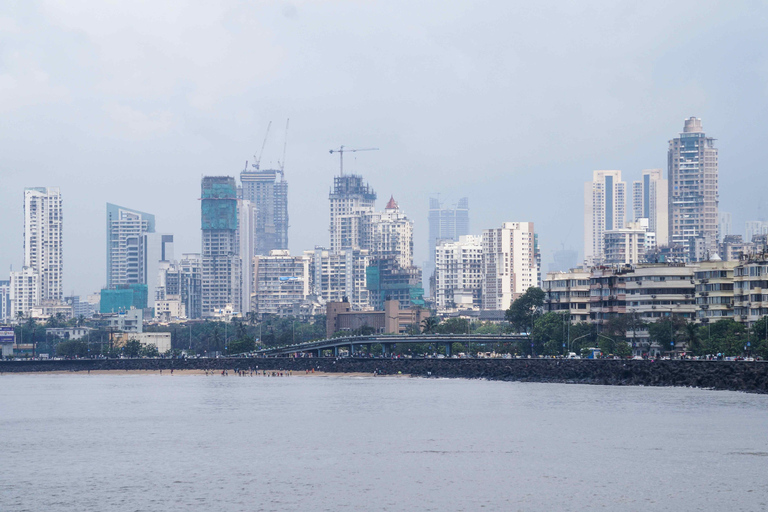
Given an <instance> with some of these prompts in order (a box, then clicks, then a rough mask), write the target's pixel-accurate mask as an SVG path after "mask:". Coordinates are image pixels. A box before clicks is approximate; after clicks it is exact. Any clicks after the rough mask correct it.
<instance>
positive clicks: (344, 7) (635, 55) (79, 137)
mask: <svg viewBox="0 0 768 512" xmlns="http://www.w3.org/2000/svg"><path fill="white" fill-rule="evenodd" d="M767 14H768V4H766V3H765V2H762V1H753V2H738V1H729V2H708V1H701V0H698V1H693V2H687V1H676V2H669V1H665V2H653V1H646V2H606V1H601V2H588V1H584V0H579V1H575V2H565V1H558V2H547V1H541V0H537V1H535V2H533V1H530V2H514V1H508V0H506V1H478V0H475V1H472V2H450V1H447V0H441V1H419V2H413V1H399V0H386V1H368V2H364V1H293V2H277V1H275V2H245V1H244V2H237V1H218V2H197V1H195V2H160V1H157V0H152V1H132V2H112V1H101V2H94V1H77V0H61V1H27V0H24V1H17V2H14V1H8V0H6V1H5V2H2V4H0V141H2V147H1V148H0V149H1V150H0V178H1V180H0V183H1V186H0V240H1V241H2V242H1V243H0V269H2V270H1V271H0V279H2V278H7V275H8V274H7V273H8V268H9V266H10V265H13V266H14V269H18V268H19V267H20V266H21V263H22V259H23V252H22V203H23V201H22V198H23V188H24V187H31V186H59V187H61V191H62V195H63V199H64V219H65V226H64V229H65V232H64V237H65V238H64V243H65V245H64V251H65V276H64V278H65V280H64V283H65V294H69V293H71V292H73V291H74V292H75V293H77V294H87V293H90V292H92V291H95V290H97V289H98V288H99V287H101V286H102V285H103V284H104V282H105V253H106V247H105V243H106V242H105V203H107V202H112V203H116V204H119V205H123V206H126V207H129V208H135V209H138V210H142V211H146V212H150V213H154V214H155V215H156V219H157V228H158V231H162V232H170V233H173V234H174V235H175V240H176V253H177V255H180V254H181V253H182V252H199V251H200V229H199V228H200V204H199V201H198V200H197V198H198V197H199V195H200V178H201V177H202V176H203V175H225V174H228V175H233V176H235V175H237V174H238V173H239V172H240V171H241V170H242V168H243V166H244V164H245V161H246V160H252V158H253V156H252V155H253V154H254V153H255V152H257V151H258V149H259V148H260V146H261V143H262V139H263V137H264V132H265V130H266V127H267V123H268V122H269V121H270V120H271V121H273V126H272V134H271V137H270V139H269V141H268V142H267V147H266V149H265V152H264V157H263V160H262V167H264V166H265V165H266V166H268V165H269V164H270V163H271V164H276V162H277V160H278V159H280V158H281V155H282V146H283V129H284V124H285V119H286V118H290V120H291V121H290V131H289V134H288V150H287V157H286V165H285V171H286V177H287V179H288V181H289V187H290V188H289V211H290V217H291V227H290V231H289V238H290V245H291V250H292V251H293V252H295V253H299V252H301V251H302V250H304V249H310V248H312V247H314V246H315V245H327V244H328V218H329V213H328V190H329V187H330V185H331V183H332V178H333V175H334V173H337V172H338V157H337V156H336V155H330V154H329V153H328V150H329V149H331V148H335V147H338V146H339V145H340V144H344V145H346V146H348V147H370V146H376V147H379V148H381V149H380V151H375V152H373V151H372V152H366V153H358V154H357V155H355V156H349V157H348V158H346V159H345V169H346V170H348V171H350V172H357V173H361V174H363V175H364V176H365V177H366V179H367V180H368V181H369V182H370V183H371V185H372V186H373V187H374V188H375V190H376V191H377V193H378V194H379V201H378V203H377V205H378V206H379V207H381V208H383V206H384V204H385V202H386V200H387V199H388V198H389V196H390V195H391V194H392V195H394V196H395V199H396V200H397V201H398V202H399V204H400V206H401V208H402V209H404V210H405V212H406V213H407V214H408V215H409V216H410V217H411V218H412V219H413V220H414V221H415V236H416V241H415V243H416V262H417V263H418V264H421V263H422V262H423V261H424V260H425V259H426V257H427V247H426V245H427V242H426V235H427V225H426V224H427V220H426V219H427V208H428V201H427V198H428V197H429V196H430V195H433V194H437V193H440V194H441V198H443V199H446V200H448V201H449V202H450V201H455V200H456V199H458V198H459V197H462V196H468V197H469V200H470V215H471V223H472V230H473V231H474V232H475V233H480V231H481V230H482V229H483V228H489V227H496V226H499V225H500V224H501V223H502V222H504V221H533V222H534V223H535V225H536V231H537V232H538V233H539V236H540V241H541V245H542V248H543V250H544V263H545V264H544V268H545V269H546V268H547V261H548V260H549V259H550V257H551V252H552V251H553V250H555V249H558V248H559V247H560V246H561V245H564V246H565V247H566V248H569V247H570V248H574V249H577V250H578V251H579V252H580V253H581V250H582V246H583V242H582V233H583V230H582V216H583V215H582V212H583V182H584V181H587V180H589V179H591V172H592V170H593V169H621V170H622V171H623V172H624V175H625V180H626V181H629V182H631V180H633V179H638V178H639V174H640V170H641V169H644V168H663V169H665V171H666V151H667V141H668V140H669V139H671V138H673V137H675V136H677V134H678V132H680V131H681V130H682V127H683V119H684V118H686V117H689V116H697V117H700V118H702V120H703V124H704V130H705V131H706V133H707V134H708V135H710V136H713V137H715V138H717V139H718V142H717V146H718V148H719V150H720V209H721V211H730V212H732V213H733V218H734V231H736V232H737V233H741V232H742V231H743V225H744V222H745V221H746V220H751V219H756V218H758V217H765V216H766V214H768V207H767V206H766V203H765V200H764V198H765V197H766V191H767V189H768V186H766V183H768V172H766V166H765V162H766V161H768V158H767V156H768V155H766V153H768V143H766V128H765V125H766V122H765V117H766V96H767V95H768V83H767V82H768V60H767V59H766V57H767V52H766V49H767V48H768V31H766V30H765V28H766V26H768V19H767Z"/></svg>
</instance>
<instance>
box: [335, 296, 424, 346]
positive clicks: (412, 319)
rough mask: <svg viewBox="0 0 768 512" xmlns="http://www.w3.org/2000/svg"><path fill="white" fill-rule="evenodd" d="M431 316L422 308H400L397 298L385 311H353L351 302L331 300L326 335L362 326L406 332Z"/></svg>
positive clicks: (386, 330) (393, 332) (388, 332)
mask: <svg viewBox="0 0 768 512" xmlns="http://www.w3.org/2000/svg"><path fill="white" fill-rule="evenodd" d="M429 316H430V314H429V311H428V310H426V309H421V308H410V309H400V304H399V303H398V301H396V300H388V301H386V303H385V304H384V311H353V310H352V305H351V304H350V303H349V302H330V303H328V304H327V305H326V324H325V325H326V335H327V337H328V338H330V337H332V336H333V334H334V333H336V332H339V331H354V330H356V329H360V328H362V327H368V328H371V329H373V331H374V332H375V333H383V334H404V333H406V332H408V331H409V329H411V328H414V326H415V328H416V329H419V327H420V325H421V322H422V320H424V319H425V318H428V317H429Z"/></svg>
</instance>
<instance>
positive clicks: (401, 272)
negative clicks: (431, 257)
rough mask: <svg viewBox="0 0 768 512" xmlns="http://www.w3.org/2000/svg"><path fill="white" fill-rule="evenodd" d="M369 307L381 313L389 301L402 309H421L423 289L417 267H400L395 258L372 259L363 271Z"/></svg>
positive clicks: (377, 257)
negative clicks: (397, 304)
mask: <svg viewBox="0 0 768 512" xmlns="http://www.w3.org/2000/svg"><path fill="white" fill-rule="evenodd" d="M365 286H366V287H367V288H368V292H369V295H368V297H369V301H370V306H371V308H373V309H374V310H376V311H382V310H383V309H384V304H385V303H386V302H387V301H389V300H396V301H398V303H399V304H400V307H401V308H403V309H408V308H411V307H423V306H425V305H426V303H425V302H424V288H422V286H421V269H420V268H419V267H414V266H409V267H402V266H400V264H399V262H398V259H397V257H396V256H394V255H392V256H376V257H372V258H371V261H370V263H369V264H368V267H367V268H366V270H365Z"/></svg>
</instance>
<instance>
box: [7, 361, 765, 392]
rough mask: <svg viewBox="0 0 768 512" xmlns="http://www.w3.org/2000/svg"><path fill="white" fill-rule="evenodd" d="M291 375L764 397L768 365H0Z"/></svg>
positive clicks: (47, 369) (34, 368) (30, 368)
mask: <svg viewBox="0 0 768 512" xmlns="http://www.w3.org/2000/svg"><path fill="white" fill-rule="evenodd" d="M170 369H177V370H223V369H228V370H237V369H239V370H247V369H259V370H293V371H297V372H304V371H305V370H309V369H314V370H315V371H321V372H338V373H355V372H357V373H368V374H371V375H373V374H374V373H377V374H380V375H397V374H404V375H412V376H416V377H443V378H462V379H488V380H503V381H517V382H563V383H578V384H602V385H610V386H687V387H698V388H709V389H724V390H731V391H746V392H749V393H768V362H753V361H689V360H683V361H637V360H608V359H602V360H595V361H593V360H586V359H358V358H339V359H336V358H298V359H294V358H255V359H243V358H220V359H95V360H89V359H81V360H58V361H55V360H47V361H0V373H15V372H51V371H59V372H62V371H64V372H85V371H88V370H129V371H131V370H147V371H156V370H170Z"/></svg>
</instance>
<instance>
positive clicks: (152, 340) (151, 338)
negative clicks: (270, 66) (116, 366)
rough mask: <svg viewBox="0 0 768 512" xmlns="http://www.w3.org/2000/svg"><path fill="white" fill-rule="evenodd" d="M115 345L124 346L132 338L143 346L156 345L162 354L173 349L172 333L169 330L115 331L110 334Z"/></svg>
mask: <svg viewBox="0 0 768 512" xmlns="http://www.w3.org/2000/svg"><path fill="white" fill-rule="evenodd" d="M110 338H111V340H112V343H113V345H114V346H115V347H117V348H120V347H124V346H125V344H126V343H128V342H129V341H131V340H136V341H138V342H139V343H141V345H142V346H147V345H154V346H155V347H157V351H158V352H159V353H160V354H165V353H167V352H169V351H170V350H171V333H169V332H139V333H137V332H115V333H112V334H111V335H110Z"/></svg>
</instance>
